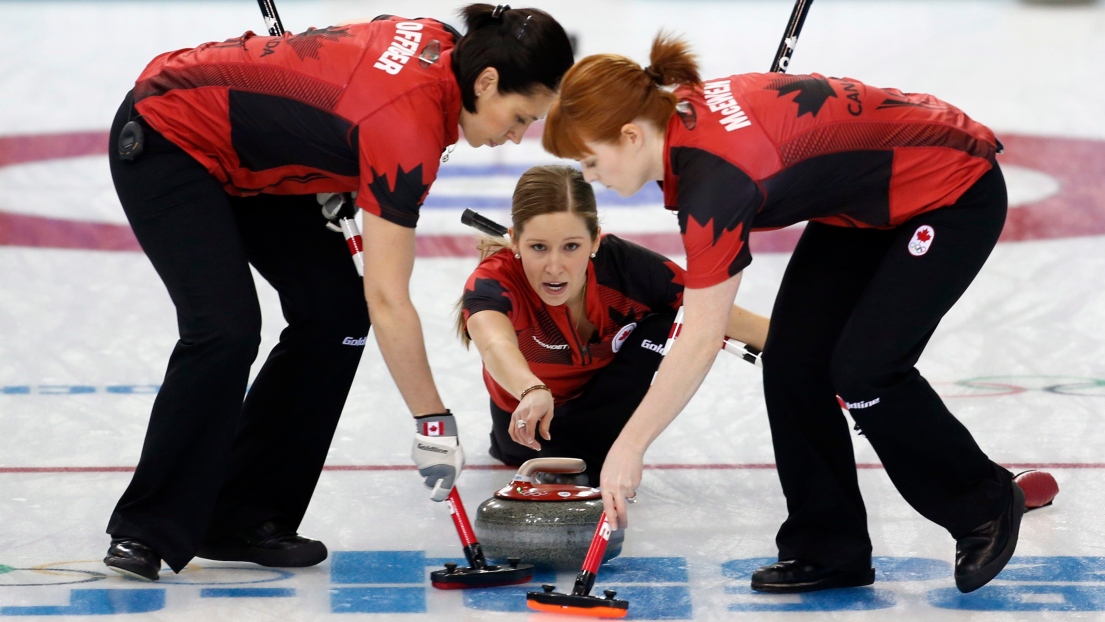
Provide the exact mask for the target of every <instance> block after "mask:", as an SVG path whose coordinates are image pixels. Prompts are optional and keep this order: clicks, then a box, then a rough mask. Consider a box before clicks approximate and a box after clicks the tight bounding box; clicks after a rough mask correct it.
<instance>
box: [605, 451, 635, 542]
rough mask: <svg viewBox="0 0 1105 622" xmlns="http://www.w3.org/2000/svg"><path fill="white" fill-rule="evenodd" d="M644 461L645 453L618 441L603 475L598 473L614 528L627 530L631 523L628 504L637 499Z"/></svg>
mask: <svg viewBox="0 0 1105 622" xmlns="http://www.w3.org/2000/svg"><path fill="white" fill-rule="evenodd" d="M643 462H644V455H643V453H642V452H638V451H635V450H633V449H631V448H628V447H627V446H626V445H625V444H623V443H619V442H617V441H615V442H614V445H613V446H611V447H610V451H609V453H607V454H606V462H604V463H603V465H602V475H600V476H599V488H600V489H602V506H603V509H604V510H605V511H606V520H607V521H608V522H609V523H610V527H611V528H612V529H625V528H626V527H627V526H628V525H629V515H628V513H627V512H626V506H627V504H629V503H632V502H634V501H636V500H637V487H638V486H640V485H641V469H642V468H643V466H642V465H643Z"/></svg>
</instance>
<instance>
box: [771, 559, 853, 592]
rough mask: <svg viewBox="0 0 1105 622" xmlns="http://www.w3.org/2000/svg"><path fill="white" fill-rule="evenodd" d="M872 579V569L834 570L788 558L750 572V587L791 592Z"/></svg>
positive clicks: (821, 588)
mask: <svg viewBox="0 0 1105 622" xmlns="http://www.w3.org/2000/svg"><path fill="white" fill-rule="evenodd" d="M874 582H875V569H874V568H868V569H867V570H860V571H854V570H853V571H845V570H837V569H835V568H829V567H827V566H822V565H821V564H815V563H813V562H807V561H803V560H800V559H788V560H786V561H781V562H776V563H774V564H771V565H770V566H762V567H760V568H757V569H756V571H755V572H753V573H752V589H753V590H756V591H757V592H772V593H775V594H794V593H797V592H813V591H816V590H827V589H829V588H835V587H861V586H864V585H871V584H872V583H874Z"/></svg>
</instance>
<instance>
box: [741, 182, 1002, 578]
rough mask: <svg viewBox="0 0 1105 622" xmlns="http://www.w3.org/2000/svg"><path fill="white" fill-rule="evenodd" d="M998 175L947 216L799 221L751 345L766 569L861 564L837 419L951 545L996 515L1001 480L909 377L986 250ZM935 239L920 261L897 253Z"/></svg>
mask: <svg viewBox="0 0 1105 622" xmlns="http://www.w3.org/2000/svg"><path fill="white" fill-rule="evenodd" d="M1005 212H1006V191H1005V182H1004V179H1003V177H1002V174H1001V171H1000V170H999V169H998V168H997V166H996V165H995V167H994V169H993V170H992V171H990V172H989V173H987V174H986V175H984V176H983V177H982V178H981V179H980V180H979V181H978V182H976V183H975V185H974V186H973V187H972V188H971V189H970V190H968V191H967V192H966V193H965V194H964V195H963V196H962V197H961V198H960V200H959V201H958V202H957V203H956V204H954V205H952V206H949V207H946V208H942V209H938V210H936V211H933V212H930V213H928V214H923V215H921V216H918V217H916V218H914V219H912V220H910V221H909V222H907V223H905V224H903V225H901V226H900V227H897V228H895V229H891V230H872V229H851V228H843V227H832V226H827V225H824V224H818V223H810V224H809V225H808V226H807V227H806V229H805V232H804V233H803V234H802V237H801V240H800V241H799V243H798V247H797V248H796V249H795V251H794V255H793V258H792V259H791V260H790V263H789V265H788V266H787V270H786V273H785V275H784V277H783V282H782V284H781V286H780V289H779V293H778V297H777V298H776V301H775V308H774V310H773V311H772V314H771V328H770V332H769V334H768V338H767V344H766V346H765V348H764V356H763V363H764V393H765V397H766V400H767V411H768V416H769V419H770V423H771V435H772V443H773V445H774V448H775V460H776V462H777V464H778V471H779V479H780V481H781V482H782V487H783V492H784V494H785V495H786V500H787V510H788V513H789V515H788V517H787V520H786V522H784V523H783V525H782V527H781V528H780V529H779V533H778V535H777V538H776V543H777V544H778V547H779V558H780V559H781V560H786V559H805V560H810V561H814V562H817V563H821V564H824V565H827V566H830V567H837V568H841V569H865V568H868V567H869V564H870V562H871V540H870V537H869V535H868V532H867V516H866V511H865V509H864V505H863V499H862V497H861V496H860V491H859V486H858V484H857V481H856V467H855V460H854V457H853V453H852V444H851V436H850V430H849V426H848V422H847V420H846V418H845V416H844V415H843V414H842V412H841V409H840V406H839V404H838V402H837V399H836V396H837V395H839V396H840V397H841V398H842V399H843V400H844V401H845V402H848V403H850V404H852V406H851V407H850V410H849V413H850V414H851V416H852V418H853V419H855V421H856V423H857V424H858V426H859V427H860V429H862V431H863V433H864V435H865V436H866V438H867V440H868V441H869V442H870V443H871V445H872V447H874V449H875V451H876V453H878V456H879V458H880V459H881V460H882V463H883V465H884V466H885V468H886V472H887V475H889V476H890V479H891V481H892V482H893V483H894V485H895V487H896V488H897V489H898V491H899V492H900V493H901V494H902V496H903V497H904V498H905V500H906V501H907V502H909V504H910V505H911V506H913V507H914V508H915V509H916V510H917V511H918V512H920V513H921V514H922V515H923V516H925V517H926V518H928V519H929V520H932V521H933V522H935V523H937V524H939V525H941V526H943V527H944V528H946V529H947V530H948V531H949V532H950V533H951V535H952V536H953V537H955V538H958V537H960V536H962V535H964V534H966V533H967V532H969V531H971V530H972V529H974V528H975V527H978V526H980V525H981V524H983V523H985V522H987V521H990V520H992V519H993V518H995V517H996V516H998V515H999V514H1000V513H1001V512H1002V511H1003V510H1004V509H1005V508H1006V506H1007V505H1008V503H1009V501H1010V494H1011V490H1012V488H1011V485H1010V481H1011V474H1010V473H1009V472H1008V471H1006V470H1005V469H1003V468H1002V467H1000V466H998V465H997V464H995V463H994V462H992V461H991V460H990V459H989V458H987V456H986V454H984V453H983V452H982V450H981V449H980V448H979V447H978V445H977V444H976V443H975V441H974V439H973V438H972V437H971V435H970V433H969V432H968V431H967V429H966V428H965V427H963V425H962V424H961V423H960V422H959V421H957V420H956V419H955V417H954V416H952V414H951V413H950V412H948V409H947V408H946V407H945V406H944V404H943V402H942V401H941V400H940V398H939V397H938V396H937V394H936V392H935V391H933V389H932V388H931V387H930V386H929V384H928V383H927V382H926V381H925V379H924V378H922V377H921V375H920V374H919V373H918V371H917V369H916V367H915V366H914V365H915V364H916V363H917V360H918V358H919V357H920V356H921V352H922V350H924V347H925V345H926V344H927V343H928V340H929V337H931V335H932V333H933V331H934V330H935V329H936V326H937V324H938V323H939V322H940V319H941V318H942V317H943V316H944V314H945V313H947V311H948V310H949V309H950V308H951V306H952V305H953V304H954V303H955V301H956V300H958V299H959V297H960V296H961V295H962V294H963V292H964V291H965V290H966V289H967V286H968V285H970V283H971V281H972V280H973V279H974V277H975V275H976V274H977V273H978V271H979V269H980V268H981V267H982V264H983V263H984V262H985V261H986V258H987V256H989V254H990V251H991V250H992V249H993V247H994V245H995V244H996V243H997V239H998V236H999V234H1000V233H1001V229H1002V225H1003V223H1004V221H1005ZM921 225H929V226H931V227H932V228H933V230H934V235H933V237H932V240H931V246H930V247H929V249H928V252H927V253H925V254H923V255H920V256H914V255H912V254H910V252H909V250H908V248H907V247H908V244H909V243H910V240H911V238H912V237H913V235H914V232H915V231H916V230H917V228H918V227H920V226H921Z"/></svg>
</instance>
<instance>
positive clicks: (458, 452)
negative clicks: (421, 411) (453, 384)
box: [411, 410, 464, 501]
mask: <svg viewBox="0 0 1105 622" xmlns="http://www.w3.org/2000/svg"><path fill="white" fill-rule="evenodd" d="M414 423H415V431H414V444H413V446H412V447H411V459H413V460H414V463H415V464H416V465H418V474H419V475H421V476H422V477H424V478H425V480H424V483H425V484H426V488H431V489H433V492H432V493H430V498H431V499H433V500H434V501H444V500H445V498H446V497H448V496H449V493H450V492H452V490H453V484H455V483H456V481H457V478H458V477H460V471H461V469H463V468H464V448H463V447H461V445H460V438H458V437H457V422H456V420H455V419H453V414H452V413H451V412H449V411H448V410H446V411H445V412H444V413H443V414H436V415H422V416H421V417H415V418H414Z"/></svg>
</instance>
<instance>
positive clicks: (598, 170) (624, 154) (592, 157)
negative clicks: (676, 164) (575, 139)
mask: <svg viewBox="0 0 1105 622" xmlns="http://www.w3.org/2000/svg"><path fill="white" fill-rule="evenodd" d="M583 144H584V145H585V146H586V147H587V149H588V150H589V151H590V152H591V153H590V154H589V155H586V156H584V157H582V158H580V159H579V164H580V167H581V168H582V169H583V178H584V179H586V180H587V182H588V183H594V182H596V181H597V182H599V183H600V184H602V185H604V186H606V187H607V188H609V189H611V190H613V191H614V192H617V193H618V194H619V195H620V196H623V197H628V196H632V195H634V194H636V193H637V191H638V190H640V189H641V188H642V187H643V186H644V185H645V184H646V183H647V182H648V181H649V180H650V179H651V178H652V176H651V175H650V174H649V172H650V166H649V163H648V162H647V161H646V160H645V159H643V158H642V156H643V155H644V154H645V151H644V150H643V149H641V148H640V147H639V146H638V144H636V143H634V142H633V141H631V140H627V139H626V138H625V136H624V135H623V136H622V138H621V139H620V140H618V141H616V142H595V141H590V140H588V141H584V143H583Z"/></svg>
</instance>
